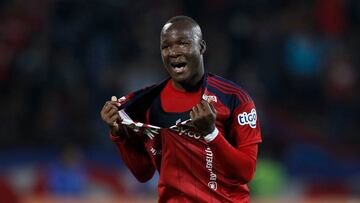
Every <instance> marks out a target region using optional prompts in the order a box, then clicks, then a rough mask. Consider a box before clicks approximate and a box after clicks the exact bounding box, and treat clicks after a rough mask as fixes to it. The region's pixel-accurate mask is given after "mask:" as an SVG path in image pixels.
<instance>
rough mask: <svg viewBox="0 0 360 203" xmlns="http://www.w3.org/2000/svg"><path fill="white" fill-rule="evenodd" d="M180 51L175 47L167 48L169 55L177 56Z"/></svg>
mask: <svg viewBox="0 0 360 203" xmlns="http://www.w3.org/2000/svg"><path fill="white" fill-rule="evenodd" d="M180 55H181V54H180V52H179V51H178V50H177V49H176V48H171V49H169V56H170V57H178V56H180Z"/></svg>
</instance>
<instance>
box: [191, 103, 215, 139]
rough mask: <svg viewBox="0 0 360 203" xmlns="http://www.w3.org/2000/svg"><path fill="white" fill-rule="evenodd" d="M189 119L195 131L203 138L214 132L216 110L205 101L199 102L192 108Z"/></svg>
mask: <svg viewBox="0 0 360 203" xmlns="http://www.w3.org/2000/svg"><path fill="white" fill-rule="evenodd" d="M190 118H191V120H192V123H193V124H194V126H195V127H196V129H197V130H198V131H199V133H200V134H201V135H203V136H205V135H207V134H210V133H212V132H213V131H214V130H215V120H216V110H215V108H214V106H213V105H212V104H211V103H209V102H207V101H205V100H201V102H200V103H198V104H197V105H196V106H194V107H193V108H192V111H190Z"/></svg>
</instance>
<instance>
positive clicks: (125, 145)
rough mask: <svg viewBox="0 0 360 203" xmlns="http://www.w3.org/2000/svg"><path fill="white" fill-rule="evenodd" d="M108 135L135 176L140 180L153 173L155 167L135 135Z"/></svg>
mask: <svg viewBox="0 0 360 203" xmlns="http://www.w3.org/2000/svg"><path fill="white" fill-rule="evenodd" d="M126 133H127V134H128V133H131V132H130V131H127V132H126ZM109 136H110V139H111V140H112V141H113V142H114V143H115V144H116V147H117V150H118V152H119V155H120V157H121V159H122V160H123V162H124V163H125V165H126V166H127V167H128V168H129V170H130V171H131V173H132V174H133V175H134V176H135V178H136V179H137V180H138V181H140V182H146V181H148V180H150V179H151V178H152V177H153V175H154V173H155V167H154V166H153V164H152V161H151V159H150V156H149V154H148V153H147V151H146V149H145V147H144V144H143V143H142V142H141V140H139V139H136V136H135V135H134V136H129V135H128V136H122V137H118V136H114V135H112V134H111V133H110V135H109Z"/></svg>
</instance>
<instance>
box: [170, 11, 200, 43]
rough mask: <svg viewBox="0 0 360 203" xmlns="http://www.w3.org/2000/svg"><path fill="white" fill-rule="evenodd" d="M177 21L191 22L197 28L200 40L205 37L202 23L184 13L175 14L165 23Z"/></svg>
mask: <svg viewBox="0 0 360 203" xmlns="http://www.w3.org/2000/svg"><path fill="white" fill-rule="evenodd" d="M177 22H190V24H191V25H192V26H193V28H194V29H196V34H197V36H198V39H199V40H202V39H203V35H202V31H201V28H200V25H199V24H198V23H197V22H196V21H195V20H194V19H192V18H191V17H189V16H183V15H179V16H174V17H172V18H170V19H169V20H168V21H166V23H165V25H166V24H168V23H171V24H175V23H177ZM163 29H164V27H163Z"/></svg>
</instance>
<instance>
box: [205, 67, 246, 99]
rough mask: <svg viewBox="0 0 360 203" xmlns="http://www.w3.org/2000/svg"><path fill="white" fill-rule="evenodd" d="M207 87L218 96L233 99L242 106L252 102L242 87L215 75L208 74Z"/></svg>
mask: <svg viewBox="0 0 360 203" xmlns="http://www.w3.org/2000/svg"><path fill="white" fill-rule="evenodd" d="M207 87H208V89H209V90H210V91H212V92H214V93H215V94H217V95H218V96H222V97H231V98H233V99H235V100H237V102H239V103H241V104H242V103H246V102H249V101H252V99H251V97H250V95H249V94H248V92H247V91H246V90H245V89H243V88H242V87H241V86H240V85H238V84H236V83H235V82H233V81H231V80H228V79H225V78H223V77H221V76H218V75H215V74H208V77H207Z"/></svg>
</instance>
